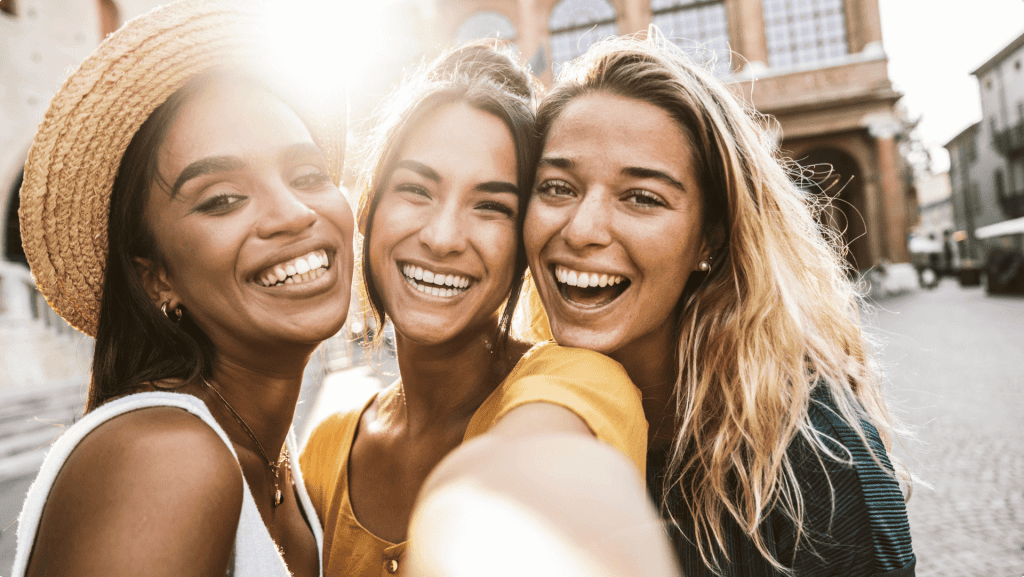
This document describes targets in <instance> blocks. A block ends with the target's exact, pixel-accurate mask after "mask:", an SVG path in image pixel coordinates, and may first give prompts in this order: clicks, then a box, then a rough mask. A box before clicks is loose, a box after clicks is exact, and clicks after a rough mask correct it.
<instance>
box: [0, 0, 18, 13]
mask: <svg viewBox="0 0 1024 577" xmlns="http://www.w3.org/2000/svg"><path fill="white" fill-rule="evenodd" d="M0 12H3V13H4V14H10V15H11V16H17V15H18V8H17V6H15V5H14V0H0Z"/></svg>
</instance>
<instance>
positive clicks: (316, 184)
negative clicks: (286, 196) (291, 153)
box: [291, 170, 331, 190]
mask: <svg viewBox="0 0 1024 577" xmlns="http://www.w3.org/2000/svg"><path fill="white" fill-rule="evenodd" d="M329 183H331V178H330V177H329V176H327V175H326V174H324V173H323V172H321V171H319V170H316V171H313V172H307V173H305V174H302V175H300V176H298V177H296V178H295V179H294V180H292V182H291V185H292V186H293V187H295V188H301V189H306V190H312V189H317V188H320V187H323V186H327V184H329Z"/></svg>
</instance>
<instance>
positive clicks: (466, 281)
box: [399, 264, 473, 297]
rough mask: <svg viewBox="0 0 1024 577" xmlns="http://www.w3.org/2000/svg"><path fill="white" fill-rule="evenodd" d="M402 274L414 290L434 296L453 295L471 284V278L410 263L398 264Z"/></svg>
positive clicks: (464, 290)
mask: <svg viewBox="0 0 1024 577" xmlns="http://www.w3.org/2000/svg"><path fill="white" fill-rule="evenodd" d="M399 270H401V271H402V276H403V277H405V280H406V281H408V282H409V284H411V285H412V286H413V287H415V288H416V290H418V291H420V292H421V293H426V294H428V295H433V296H436V297H454V296H456V295H459V294H462V293H464V292H466V290H468V289H469V287H470V286H472V285H473V280H472V279H470V278H469V277H464V276H460V275H453V274H444V273H436V272H434V271H431V270H427V269H424V268H422V267H418V266H416V265H412V264H402V265H399Z"/></svg>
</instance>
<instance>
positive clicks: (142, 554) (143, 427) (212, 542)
mask: <svg viewBox="0 0 1024 577" xmlns="http://www.w3.org/2000/svg"><path fill="white" fill-rule="evenodd" d="M242 486H243V485H242V472H241V469H240V468H239V466H238V462H237V461H236V460H235V458H234V456H233V455H232V453H231V451H230V449H229V448H228V447H227V445H225V444H224V442H223V441H222V440H221V438H220V437H219V436H218V435H217V433H216V432H215V431H214V430H213V429H211V428H210V427H209V426H208V425H207V424H206V423H204V422H203V421H202V420H201V419H199V418H198V417H196V416H194V415H192V414H190V413H188V412H186V411H184V410H181V409H177V408H173V407H152V408H146V409H140V410H137V411H133V412H130V413H126V414H124V415H120V416H118V417H115V418H113V419H111V420H109V421H107V422H105V423H103V424H102V425H100V426H98V427H97V428H96V429H95V430H94V431H92V432H91V433H90V434H89V435H87V436H86V437H85V438H84V439H83V440H82V442H81V443H79V445H78V446H77V447H76V448H75V450H74V451H73V452H72V453H71V455H70V456H69V457H68V459H67V461H66V462H65V464H64V467H63V468H62V469H61V472H60V474H59V475H58V476H57V479H56V481H55V482H54V485H53V488H52V489H51V491H50V494H49V496H48V498H47V503H46V507H45V508H44V510H43V516H42V519H41V521H40V526H39V531H38V534H37V536H36V543H35V546H34V549H33V553H32V558H31V561H30V564H29V572H28V574H29V575H100V574H105V575H110V574H139V575H142V574H145V575H201V574H210V573H213V572H219V573H220V574H223V572H224V571H225V570H226V569H227V565H228V562H229V559H230V555H231V551H232V548H233V543H234V537H235V532H236V530H237V526H238V518H239V514H240V512H241V506H242V490H243V489H242Z"/></svg>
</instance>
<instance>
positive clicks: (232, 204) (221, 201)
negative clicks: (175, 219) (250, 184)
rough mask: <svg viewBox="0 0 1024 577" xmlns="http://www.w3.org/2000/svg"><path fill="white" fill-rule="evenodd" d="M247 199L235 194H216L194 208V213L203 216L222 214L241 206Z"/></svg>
mask: <svg viewBox="0 0 1024 577" xmlns="http://www.w3.org/2000/svg"><path fill="white" fill-rule="evenodd" d="M246 200H248V198H247V197H245V196H241V195H237V194H218V195H217V196H214V197H212V198H210V199H208V200H206V201H204V202H203V203H201V204H200V205H199V206H197V207H196V208H195V210H196V212H202V213H205V214H224V213H227V212H230V211H232V210H234V209H235V208H237V207H239V206H241V204H242V203H244V202H245V201H246Z"/></svg>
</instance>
